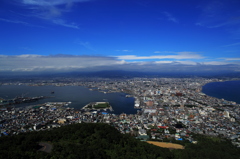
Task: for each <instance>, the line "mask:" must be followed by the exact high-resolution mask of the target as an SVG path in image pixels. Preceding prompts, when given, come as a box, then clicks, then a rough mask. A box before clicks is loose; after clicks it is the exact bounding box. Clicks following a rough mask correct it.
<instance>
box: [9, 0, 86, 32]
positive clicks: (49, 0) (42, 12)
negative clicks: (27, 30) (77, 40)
mask: <svg viewBox="0 0 240 159" xmlns="http://www.w3.org/2000/svg"><path fill="white" fill-rule="evenodd" d="M87 1H90V0H21V1H20V2H18V3H16V4H19V3H20V4H21V5H20V6H21V7H25V8H27V11H28V12H30V13H29V15H30V16H32V17H37V18H40V19H43V20H46V21H49V22H51V23H53V24H56V25H60V26H64V27H68V28H73V29H79V27H78V25H77V24H76V23H74V22H69V21H68V20H66V19H64V18H63V17H64V16H63V15H64V14H66V13H68V12H71V11H72V6H73V5H74V4H75V3H82V2H87ZM29 15H28V16H29ZM10 21H11V20H10ZM10 21H9V22H10ZM17 22H18V21H15V23H17ZM18 23H22V24H24V22H21V21H19V22H18ZM27 24H28V23H26V24H25V25H27Z"/></svg>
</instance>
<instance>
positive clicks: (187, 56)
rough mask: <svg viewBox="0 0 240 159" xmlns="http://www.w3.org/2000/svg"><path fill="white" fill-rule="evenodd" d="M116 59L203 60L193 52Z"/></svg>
mask: <svg viewBox="0 0 240 159" xmlns="http://www.w3.org/2000/svg"><path fill="white" fill-rule="evenodd" d="M117 58H118V59H123V60H149V59H203V58H204V57H203V56H201V55H199V54H196V53H195V52H178V54H177V55H157V56H136V55H122V56H117Z"/></svg>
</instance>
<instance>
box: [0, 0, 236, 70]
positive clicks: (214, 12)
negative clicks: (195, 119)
mask: <svg viewBox="0 0 240 159" xmlns="http://www.w3.org/2000/svg"><path fill="white" fill-rule="evenodd" d="M239 6H240V1H238V0H218V1H215V0H199V1H195V0H181V1H179V0H169V1H166V0H148V1H146V0H121V1H120V0H52V1H47V0H13V1H11V2H10V1H9V0H3V1H2V2H1V5H0V35H1V37H0V55H3V56H4V57H1V58H8V60H9V61H11V60H12V58H18V57H19V56H20V55H41V56H42V55H43V56H44V57H51V56H53V55H54V56H56V55H59V54H64V55H77V56H78V58H81V57H82V56H86V55H87V56H93V57H99V56H100V57H106V58H109V57H110V58H112V59H113V60H114V61H115V62H117V63H118V62H120V61H121V62H122V63H121V65H124V67H126V68H127V66H126V65H144V64H145V63H144V62H151V64H153V63H158V64H163V63H164V64H165V63H168V64H171V63H174V62H178V63H179V64H181V65H190V66H191V67H192V66H194V67H195V66H197V65H199V64H201V65H205V66H209V65H210V66H211V67H212V66H218V65H221V67H222V66H225V67H224V70H228V69H229V70H230V71H239V70H240V67H239V61H240V54H239V50H240V7H239ZM129 55H131V58H129ZM169 55H170V57H169ZM172 55H173V57H172ZM175 55H176V56H181V58H178V57H176V56H175ZM183 55H187V56H188V57H189V58H185V56H184V57H182V56H183ZM191 55H198V58H196V57H195V56H193V57H192V56H191ZM132 56H134V58H133V57H132ZM155 56H164V57H155ZM166 56H167V57H166ZM139 57H140V58H139ZM0 60H1V59H0ZM2 60H6V59H2ZM55 60H56V59H55ZM19 61H24V60H22V59H21V60H19ZM69 63H71V61H69ZM148 64H149V63H148ZM0 65H1V64H0ZM18 65H21V63H16V65H15V67H18ZM113 65H114V66H116V65H115V64H113ZM117 65H118V67H120V66H119V63H118V64H117ZM229 65H231V66H232V65H233V66H234V68H233V67H229ZM39 66H40V65H36V68H37V67H39ZM74 66H75V67H76V68H77V67H79V68H80V66H79V65H76V64H74ZM97 66H98V65H97ZM101 66H102V65H101ZM179 66H180V65H179ZM179 66H178V67H179ZM3 67H4V68H5V69H2V70H0V71H11V70H13V69H14V66H10V65H6V64H5V65H3V64H2V68H3ZM28 67H29V66H26V68H28ZM49 67H54V68H57V64H56V65H52V66H50V65H49ZM67 67H70V65H69V64H68V65H66V68H67ZM72 67H73V66H72ZM82 67H85V66H82V65H81V68H82ZM129 67H130V66H129ZM154 67H160V66H159V65H157V64H156V65H154ZM85 68H87V67H85ZM209 69H210V68H209ZM22 70H24V68H23V69H22ZM19 71H21V70H19Z"/></svg>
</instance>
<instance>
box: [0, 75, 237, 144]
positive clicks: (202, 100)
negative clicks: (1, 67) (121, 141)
mask: <svg viewBox="0 0 240 159" xmlns="http://www.w3.org/2000/svg"><path fill="white" fill-rule="evenodd" d="M231 80H239V79H231ZM221 81H222V80H220V79H214V78H208V79H207V78H132V79H104V78H95V79H87V80H86V79H82V78H79V79H71V78H65V79H51V80H32V81H27V82H26V81H25V82H19V81H18V82H2V83H1V85H28V86H33V89H34V86H46V85H54V86H84V87H87V88H89V89H90V90H92V91H100V92H103V93H113V92H125V93H127V94H128V95H126V98H132V97H133V98H135V105H134V107H135V108H137V109H138V112H137V114H125V113H122V114H120V115H116V114H113V113H111V111H108V110H102V109H84V108H82V109H80V110H76V109H73V108H69V107H67V106H66V105H68V104H69V103H68V102H63V101H59V102H49V103H45V104H42V105H37V106H36V105H35V106H33V105H31V104H29V106H28V107H22V108H15V107H14V106H12V105H8V106H5V105H6V100H5V99H2V98H0V105H2V106H1V112H0V114H1V115H0V130H1V136H9V135H14V134H19V133H21V132H30V131H41V130H45V129H51V128H54V127H61V126H64V125H69V124H73V123H108V124H109V125H112V126H114V127H115V128H116V129H118V130H119V131H120V132H121V133H123V134H126V133H127V134H131V135H133V136H135V137H136V138H139V139H141V140H145V141H146V140H159V141H172V140H179V141H182V140H185V141H187V140H188V141H189V142H191V143H196V141H195V140H194V138H193V137H192V135H191V133H196V134H203V135H207V136H217V137H222V138H227V139H229V140H231V142H232V143H233V144H234V145H236V146H238V147H240V123H239V120H240V107H239V106H240V105H239V104H237V103H236V102H233V101H226V100H224V99H218V98H214V97H210V96H207V95H205V94H204V93H202V92H201V90H202V86H203V85H205V84H207V83H210V82H221ZM110 104H111V103H110Z"/></svg>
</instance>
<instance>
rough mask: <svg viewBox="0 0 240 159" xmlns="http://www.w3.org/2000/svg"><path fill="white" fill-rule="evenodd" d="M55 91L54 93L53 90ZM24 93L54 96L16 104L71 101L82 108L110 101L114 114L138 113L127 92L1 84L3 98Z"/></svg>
mask: <svg viewBox="0 0 240 159" xmlns="http://www.w3.org/2000/svg"><path fill="white" fill-rule="evenodd" d="M52 91H54V94H51V92H52ZM21 95H24V96H25V97H35V96H53V97H52V98H46V99H41V100H39V101H37V102H34V103H25V104H19V105H15V107H22V106H28V105H37V104H43V103H46V102H69V101H71V102H72V103H71V104H70V105H69V107H71V108H75V109H81V108H82V107H83V106H85V105H86V104H88V103H90V102H109V103H110V105H111V106H112V108H113V109H114V112H113V113H114V114H121V113H123V112H124V113H126V114H136V113H137V110H136V109H134V98H126V97H125V96H126V95H127V94H125V93H107V94H104V93H102V92H98V91H90V90H89V89H88V88H85V87H81V86H64V87H56V86H25V85H7V86H0V97H1V98H3V99H12V98H15V97H16V96H21Z"/></svg>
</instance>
